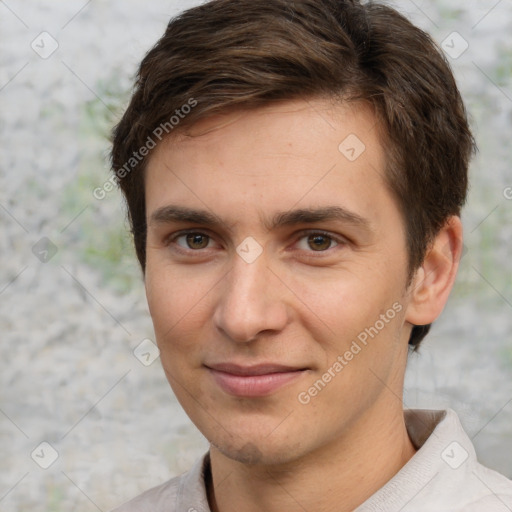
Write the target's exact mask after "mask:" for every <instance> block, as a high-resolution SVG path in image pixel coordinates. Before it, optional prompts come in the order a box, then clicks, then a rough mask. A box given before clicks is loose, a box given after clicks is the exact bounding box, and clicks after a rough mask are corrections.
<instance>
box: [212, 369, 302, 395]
mask: <svg viewBox="0 0 512 512" xmlns="http://www.w3.org/2000/svg"><path fill="white" fill-rule="evenodd" d="M206 368H207V369H208V371H209V372H210V374H211V375H212V377H213V380H214V381H215V383H216V384H217V385H218V386H219V387H220V388H221V389H222V390H223V391H224V392H225V393H228V394H229V395H233V396H237V397H247V398H249V397H262V396H268V395H271V394H272V393H274V392H276V391H277V390H278V389H280V388H282V387H283V386H285V385H286V384H288V383H290V382H292V381H294V380H296V379H298V378H300V377H301V376H303V375H304V374H305V373H306V372H307V371H308V369H307V368H296V367H291V366H285V365H280V364H273V363H269V364H267V363H265V364H259V365H253V366H242V365H237V364H232V363H220V364H213V365H209V366H208V365H206Z"/></svg>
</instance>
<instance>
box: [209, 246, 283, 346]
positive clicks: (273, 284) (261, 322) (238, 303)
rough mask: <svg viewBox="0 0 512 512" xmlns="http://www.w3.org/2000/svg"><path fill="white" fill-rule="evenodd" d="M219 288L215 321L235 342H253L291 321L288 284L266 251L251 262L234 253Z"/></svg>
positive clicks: (278, 329)
mask: <svg viewBox="0 0 512 512" xmlns="http://www.w3.org/2000/svg"><path fill="white" fill-rule="evenodd" d="M218 291H219V296H218V297H219V300H218V302H217V304H216V308H215V312H214V315H213V321H214V323H215V325H216V327H217V329H218V330H220V331H221V332H222V333H223V334H224V335H225V336H227V337H229V338H230V339H232V340H233V341H236V342H249V341H252V340H254V339H256V338H257V337H258V336H259V335H260V334H262V333H264V332H266V331H268V332H274V333H275V332H278V331H280V330H282V329H283V328H284V327H285V326H286V324H287V322H288V312H287V307H286V302H285V300H286V297H285V294H286V290H285V287H284V286H283V284H282V282H281V281H280V280H279V278H278V277H277V276H276V274H275V272H273V271H272V269H271V268H269V265H268V260H267V258H266V257H265V254H264V253H263V254H262V255H260V256H259V257H258V258H257V259H256V261H253V262H252V263H247V262H246V261H244V259H243V258H241V257H240V256H239V255H238V254H234V255H233V262H232V266H231V270H230V272H229V273H228V274H227V275H226V278H225V279H224V280H223V281H222V286H220V287H219V290H218ZM268 332H267V333H268Z"/></svg>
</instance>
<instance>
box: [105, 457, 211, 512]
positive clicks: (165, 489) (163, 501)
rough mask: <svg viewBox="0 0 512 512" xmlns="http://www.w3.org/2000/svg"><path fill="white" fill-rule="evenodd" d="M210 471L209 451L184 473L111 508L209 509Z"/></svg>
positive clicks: (146, 511)
mask: <svg viewBox="0 0 512 512" xmlns="http://www.w3.org/2000/svg"><path fill="white" fill-rule="evenodd" d="M209 471H210V456H209V452H207V453H206V454H205V455H203V456H202V457H201V458H200V459H198V460H197V461H196V463H195V464H194V466H193V467H192V468H191V469H190V470H189V471H187V472H186V473H184V474H183V475H180V476H177V477H174V478H172V479H171V480H168V481H167V482H164V483H163V484H161V485H158V486H157V487H153V488H152V489H149V490H147V491H146V492H143V493H142V494H140V495H139V496H137V497H135V498H133V499H132V500H130V501H129V502H127V503H125V504H124V505H121V506H120V507H118V508H116V509H115V510H113V511H112V512H177V511H178V510H179V511H182V510H197V512H209V510H210V509H209V507H208V498H207V495H206V483H205V478H206V475H208V474H209Z"/></svg>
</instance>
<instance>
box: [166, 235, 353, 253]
mask: <svg viewBox="0 0 512 512" xmlns="http://www.w3.org/2000/svg"><path fill="white" fill-rule="evenodd" d="M190 234H197V235H203V236H206V237H208V238H209V241H210V240H212V239H213V237H212V236H211V235H209V234H208V233H206V232H203V231H198V230H186V231H179V232H177V233H175V234H173V235H171V236H170V237H168V238H167V239H166V241H165V245H167V246H170V245H171V244H173V245H174V246H175V247H174V250H176V251H177V252H180V253H182V254H186V255H190V254H191V253H198V254H201V253H202V252H203V251H205V250H207V248H204V249H190V248H184V247H181V246H180V245H177V244H175V242H176V240H178V239H179V238H181V237H184V236H187V235H190ZM311 235H320V236H324V237H326V238H329V239H330V240H331V241H333V242H335V243H336V244H337V245H335V246H334V247H329V248H328V249H326V250H324V251H314V250H309V251H308V250H304V251H305V252H307V253H309V254H310V256H312V257H314V258H316V257H321V256H322V255H325V254H330V252H331V251H332V250H333V249H335V248H336V247H340V246H344V245H346V244H347V243H348V242H347V240H346V239H345V238H342V237H340V236H335V235H333V234H331V233H328V232H327V231H322V230H305V231H301V232H299V233H298V234H297V238H296V240H295V242H294V245H295V244H296V243H297V242H299V241H300V240H302V239H303V238H306V237H308V236H311ZM298 250H301V249H298ZM316 254H318V256H316Z"/></svg>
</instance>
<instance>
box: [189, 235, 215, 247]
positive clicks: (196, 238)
mask: <svg viewBox="0 0 512 512" xmlns="http://www.w3.org/2000/svg"><path fill="white" fill-rule="evenodd" d="M185 236H186V240H187V246H188V248H189V249H204V248H205V247H207V246H208V242H209V241H210V237H209V236H208V235H203V234H202V233H188V234H187V235H185Z"/></svg>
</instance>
